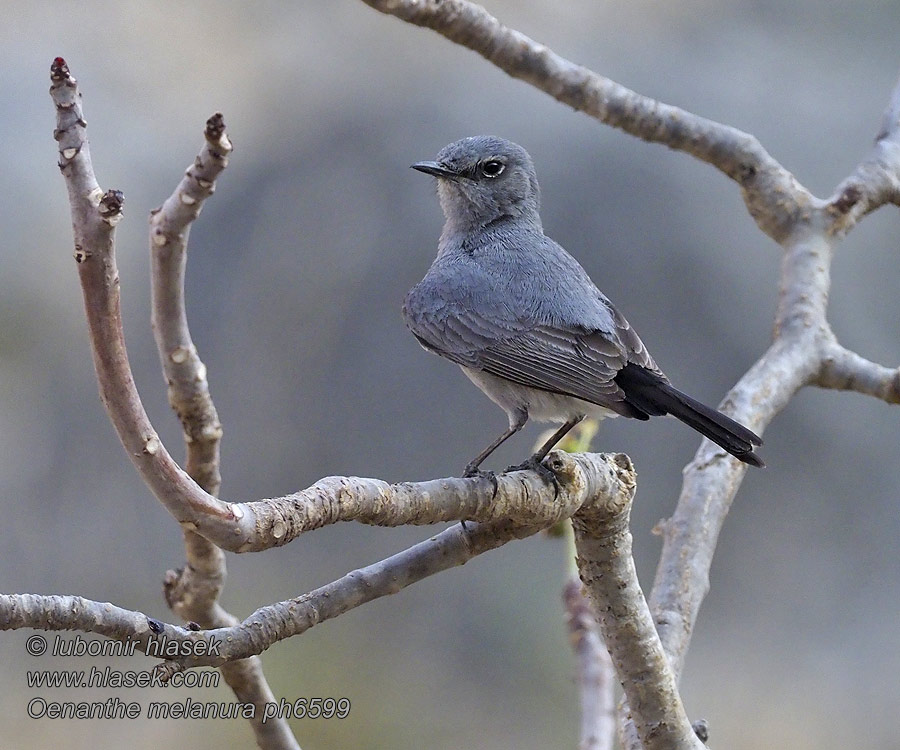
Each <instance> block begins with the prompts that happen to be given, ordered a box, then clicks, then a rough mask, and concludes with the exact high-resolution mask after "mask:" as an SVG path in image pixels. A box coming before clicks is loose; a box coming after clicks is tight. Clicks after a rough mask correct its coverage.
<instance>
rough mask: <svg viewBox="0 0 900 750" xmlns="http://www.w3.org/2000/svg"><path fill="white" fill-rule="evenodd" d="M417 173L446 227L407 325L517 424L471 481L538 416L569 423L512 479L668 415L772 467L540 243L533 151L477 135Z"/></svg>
mask: <svg viewBox="0 0 900 750" xmlns="http://www.w3.org/2000/svg"><path fill="white" fill-rule="evenodd" d="M412 168H413V169H417V170H419V171H420V172H425V173H426V174H429V175H434V176H435V177H436V178H437V188H438V196H439V198H440V202H441V208H442V210H443V212H444V216H445V218H446V223H445V224H444V229H443V232H442V233H441V238H440V241H439V242H438V254H437V258H435V260H434V262H433V263H432V264H431V268H430V269H429V270H428V273H427V274H426V275H425V278H424V279H422V281H420V282H419V283H418V284H416V286H414V287H413V288H412V289H411V290H410V292H409V294H408V295H407V296H406V300H405V301H404V304H403V317H404V318H405V320H406V324H407V325H408V326H409V328H410V330H411V331H412V332H413V334H414V335H415V337H416V338H417V339H418V340H419V343H421V344H422V346H423V347H425V348H426V349H428V350H429V351H432V352H435V353H436V354H439V355H441V356H442V357H446V358H447V359H449V360H450V361H451V362H455V363H456V364H458V365H459V366H460V367H461V368H462V370H463V372H464V373H465V374H466V375H467V376H468V377H469V379H470V380H471V381H472V382H473V383H475V385H477V386H478V387H479V388H480V389H481V390H482V391H484V393H485V394H487V396H488V398H490V399H491V400H492V401H493V402H494V403H496V404H497V405H498V406H500V407H501V408H502V409H504V410H505V411H506V413H507V415H508V416H509V429H508V430H507V431H506V432H504V433H503V434H502V435H500V437H498V438H497V439H496V440H494V441H493V442H492V443H491V444H490V445H489V446H487V448H485V449H484V450H483V451H482V452H481V453H479V454H478V455H477V456H476V457H475V458H474V459H472V461H470V462H469V464H468V465H467V466H466V470H465V474H466V476H474V475H476V474H479V473H480V472H479V466H480V465H481V463H482V461H484V459H486V458H487V457H488V456H489V455H490V454H491V453H492V452H493V451H494V450H495V449H496V448H497V447H498V446H499V445H500V444H501V443H503V442H504V441H505V440H507V439H508V438H509V437H511V436H512V435H514V434H515V433H516V432H518V431H519V430H521V429H522V427H523V426H524V425H525V423H526V422H527V421H528V419H529V418H532V419H535V420H537V421H552V422H562V423H563V425H562V427H560V428H559V430H557V431H556V432H555V433H554V434H553V436H552V437H551V438H550V439H549V440H547V441H546V442H545V443H544V444H543V445H542V446H541V447H540V449H539V450H538V451H537V452H536V453H535V454H534V455H533V456H532V457H531V458H530V459H529V460H528V461H526V462H525V463H524V464H522V465H521V466H520V467H515V468H524V467H529V468H536V469H541V468H542V467H541V463H540V462H541V461H543V459H544V458H545V457H546V455H547V453H548V452H549V451H550V450H551V449H552V448H553V446H554V445H556V443H557V442H558V441H559V440H561V439H562V437H563V436H564V435H565V434H566V433H567V432H568V431H569V430H571V429H572V428H573V427H574V426H575V425H576V424H578V422H580V421H581V420H582V419H584V418H585V417H586V416H592V417H598V418H603V417H609V416H613V417H614V416H623V417H631V418H634V419H643V420H646V419H649V418H650V417H652V416H659V415H663V414H671V415H672V416H674V417H677V418H678V419H680V420H681V421H682V422H684V423H685V424H686V425H688V426H689V427H692V428H693V429H695V430H697V432H699V433H701V434H702V435H705V436H706V437H708V438H709V439H710V440H712V441H713V442H714V443H716V444H718V445H720V446H721V447H722V448H724V449H725V450H726V451H728V453H730V454H731V455H732V456H735V457H736V458H737V459H739V460H740V461H743V462H744V463H747V464H750V465H751V466H763V465H764V464H763V462H762V460H761V459H760V458H759V456H758V455H757V454H756V453H754V452H753V446H755V445H762V441H761V440H760V438H759V437H758V436H757V435H756V434H754V433H753V432H751V431H750V430H748V429H747V428H746V427H744V426H743V425H740V424H738V423H737V422H735V421H734V420H733V419H730V418H729V417H726V416H725V415H724V414H722V413H720V412H718V411H716V410H715V409H712V408H710V407H708V406H705V405H704V404H701V403H700V402H699V401H696V400H694V399H693V398H691V397H690V396H687V395H686V394H684V393H682V392H681V391H679V390H677V389H676V388H674V387H673V386H672V385H671V384H670V383H669V379H668V378H667V377H666V376H665V375H664V374H663V372H662V370H660V369H659V367H657V365H656V363H655V362H654V361H653V358H652V357H651V356H650V354H649V353H648V352H647V349H646V348H645V347H644V344H643V343H642V342H641V340H640V338H639V337H638V335H637V333H635V331H634V329H632V328H631V326H630V325H629V324H628V321H627V320H625V318H624V317H623V316H622V314H621V313H620V312H619V311H618V310H616V308H615V307H613V305H612V303H611V302H610V301H609V300H608V299H607V298H606V297H605V296H604V295H603V293H602V292H601V291H600V290H599V289H597V287H596V286H594V283H593V282H592V281H591V279H590V278H589V277H588V275H587V273H586V272H585V270H584V269H583V268H582V267H581V266H580V265H579V263H578V261H576V260H575V259H574V258H573V257H572V256H571V255H569V253H567V252H566V251H565V250H564V249H563V248H562V247H560V246H559V245H558V244H557V243H556V242H554V241H553V240H551V239H550V238H549V237H547V236H546V235H545V234H544V230H543V227H542V226H541V218H540V215H539V214H538V208H539V201H540V191H539V188H538V182H537V176H536V175H535V170H534V164H533V163H532V161H531V157H530V156H529V155H528V152H527V151H525V149H524V148H522V147H521V146H518V145H516V144H515V143H511V142H510V141H507V140H504V139H502V138H496V137H493V136H475V137H472V138H464V139H463V140H461V141H457V142H456V143H451V144H450V145H448V146H445V147H444V148H443V149H442V150H441V152H440V153H439V154H438V155H437V159H436V160H435V161H421V162H418V163H416V164H413V165H412ZM511 468H512V467H511ZM545 471H546V470H545Z"/></svg>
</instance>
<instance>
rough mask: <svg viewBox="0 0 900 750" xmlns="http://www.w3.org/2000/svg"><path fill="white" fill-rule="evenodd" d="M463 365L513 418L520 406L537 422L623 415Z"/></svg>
mask: <svg viewBox="0 0 900 750" xmlns="http://www.w3.org/2000/svg"><path fill="white" fill-rule="evenodd" d="M461 369H462V371H463V372H464V373H465V374H466V375H467V376H468V378H469V380H471V381H472V382H473V383H475V385H477V386H478V387H479V388H480V389H481V390H482V391H484V393H485V395H487V397H488V398H489V399H490V400H491V401H493V402H494V403H495V404H497V406H499V407H500V408H501V409H503V410H504V411H505V412H506V413H507V414H509V415H510V422H512V415H513V414H514V413H515V412H516V411H518V410H519V409H525V410H526V411H527V412H528V417H529V418H530V419H534V420H535V421H537V422H565V421H566V420H568V419H572V418H573V417H580V416H587V417H593V418H595V419H604V418H605V417H617V416H619V415H618V414H616V412H614V411H612V410H611V409H607V408H605V407H603V406H597V405H596V404H592V403H590V402H589V401H582V400H581V399H580V398H574V397H573V396H563V395H560V394H558V393H551V392H550V391H543V390H540V389H538V388H529V387H528V386H524V385H518V384H517V383H511V382H510V381H508V380H504V379H503V378H498V377H496V376H495V375H490V374H489V373H486V372H483V371H481V370H472V369H470V368H468V367H462V368H461Z"/></svg>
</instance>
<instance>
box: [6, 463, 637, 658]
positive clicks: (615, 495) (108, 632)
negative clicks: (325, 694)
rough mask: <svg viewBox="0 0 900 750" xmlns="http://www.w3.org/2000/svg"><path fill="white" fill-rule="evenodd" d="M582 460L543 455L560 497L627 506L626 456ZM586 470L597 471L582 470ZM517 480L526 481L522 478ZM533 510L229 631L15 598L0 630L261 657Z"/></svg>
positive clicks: (506, 536) (439, 542)
mask: <svg viewBox="0 0 900 750" xmlns="http://www.w3.org/2000/svg"><path fill="white" fill-rule="evenodd" d="M584 458H586V457H585V456H572V455H570V454H567V453H559V452H555V453H552V454H551V455H550V456H549V457H548V459H547V461H548V465H549V466H550V467H551V468H552V470H553V471H554V472H555V473H556V474H557V476H558V477H560V483H561V485H562V490H561V493H560V494H561V496H562V495H565V494H566V490H565V488H566V487H573V488H575V490H574V491H575V494H582V493H583V494H584V495H585V498H586V499H585V502H584V503H583V505H582V507H583V508H584V510H585V512H586V513H588V514H590V513H591V512H592V510H591V509H593V508H594V507H595V506H597V507H600V506H607V505H610V506H620V505H622V504H623V502H625V501H624V499H623V498H626V497H627V498H630V497H631V496H632V494H633V492H634V470H633V468H632V467H631V464H630V461H628V458H627V457H626V456H623V455H622V454H618V455H615V456H610V455H596V456H593V457H592V458H593V459H595V460H594V461H588V462H585V461H584V460H583V459H584ZM585 465H588V466H595V467H597V469H598V470H596V471H586V470H585V469H584V467H585ZM519 474H524V475H526V476H527V473H526V472H519ZM535 505H541V506H545V507H546V517H545V518H544V519H543V520H542V521H540V522H539V523H538V522H537V519H538V516H537V515H536V514H535V515H533V516H532V524H530V525H529V524H521V523H516V522H514V521H511V520H509V519H506V518H502V517H501V518H500V519H499V520H496V521H494V522H492V523H486V524H481V523H474V524H467V526H466V529H465V530H463V528H462V526H460V525H458V524H457V525H454V526H452V527H451V528H449V529H446V530H445V531H442V532H441V533H439V534H436V535H435V536H433V537H431V538H430V539H427V540H425V541H423V542H420V543H419V544H416V545H414V546H412V547H410V548H409V549H407V550H404V551H402V552H399V553H397V554H396V555H393V556H391V557H389V558H387V559H385V560H382V561H380V562H377V563H374V564H373V565H369V566H368V567H365V568H361V569H359V570H355V571H352V572H351V573H348V574H347V575H345V576H343V577H342V578H339V579H338V580H336V581H333V582H332V583H329V584H327V585H325V586H322V587H320V588H318V589H315V590H314V591H311V592H309V593H308V594H303V595H302V596H300V597H297V598H296V599H290V600H287V601H284V602H279V603H277V604H272V605H269V606H266V607H262V608H260V609H258V610H256V612H254V613H253V614H252V615H251V616H250V617H248V618H247V619H246V620H244V621H243V622H242V623H240V624H239V625H237V626H234V627H228V628H219V629H216V630H209V631H205V632H195V631H192V630H189V629H185V628H180V627H177V626H174V625H167V624H163V623H160V622H158V621H156V620H151V619H149V618H147V617H146V616H145V615H142V614H140V613H137V612H129V611H127V610H123V609H121V608H119V607H115V606H113V605H111V604H109V603H103V602H91V601H89V600H86V599H82V598H80V597H72V596H67V597H58V596H37V595H33V594H18V595H5V596H0V629H3V630H12V629H16V628H24V627H30V628H37V629H42V630H82V631H86V632H91V633H98V634H100V635H104V636H107V637H110V638H114V639H116V640H137V641H138V646H137V649H138V650H139V651H146V649H147V643H148V642H150V641H154V640H166V641H167V642H169V643H173V644H177V643H183V642H191V643H195V642H198V641H205V642H209V643H211V644H214V645H215V644H218V645H217V646H216V648H215V651H214V652H212V651H210V649H206V650H204V649H202V648H201V649H196V648H195V649H193V650H192V652H191V653H189V654H185V655H183V656H179V657H178V658H177V659H175V661H177V662H178V663H179V664H181V665H183V666H185V667H198V666H221V665H222V664H224V663H226V662H228V661H233V660H235V659H245V658H247V657H248V656H252V655H256V654H260V653H262V652H263V651H265V650H266V649H267V648H268V647H269V646H271V645H272V644H273V643H276V642H277V641H280V640H283V639H285V638H289V637H291V636H294V635H299V634H300V633H303V632H305V631H306V630H308V629H309V628H311V627H313V626H314V625H316V624H318V623H320V622H324V621H325V620H329V619H331V618H333V617H337V616H338V615H341V614H343V613H344V612H347V611H349V610H351V609H353V608H355V607H358V606H360V605H361V604H365V603H366V602H369V601H372V600H374V599H378V598H380V597H382V596H387V595H389V594H395V593H397V592H398V591H400V590H402V589H404V588H406V587H407V586H409V585H410V584H412V583H415V582H416V581H420V580H422V579H423V578H427V577H428V576H431V575H434V574H435V573H439V572H440V571H442V570H446V569H448V568H452V567H455V566H457V565H463V564H465V563H466V562H468V561H469V560H470V559H472V558H473V557H475V556H476V555H479V554H481V553H483V552H487V551H488V550H491V549H495V548H496V547H499V546H501V545H503V544H505V543H506V542H509V541H511V540H513V539H523V538H525V537H527V536H531V535H532V534H535V533H537V532H538V531H540V530H541V529H542V528H545V527H546V526H547V525H549V523H548V522H547V521H548V519H549V518H552V517H555V515H556V513H555V510H554V509H553V508H552V507H550V506H551V505H552V503H551V502H549V501H545V500H537V499H536V500H535Z"/></svg>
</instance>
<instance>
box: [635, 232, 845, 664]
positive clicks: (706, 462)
mask: <svg viewBox="0 0 900 750" xmlns="http://www.w3.org/2000/svg"><path fill="white" fill-rule="evenodd" d="M830 260H831V247H830V245H829V244H828V242H827V241H826V240H825V239H823V237H822V236H821V235H820V234H816V233H811V234H808V235H802V234H798V235H797V236H796V237H795V238H794V241H793V242H791V243H790V244H789V245H788V247H787V248H786V252H785V255H784V261H783V264H782V279H781V282H782V284H781V295H780V300H779V310H778V314H777V321H776V336H775V341H774V342H773V343H772V345H771V346H770V347H769V349H768V351H766V353H765V354H764V355H763V356H762V357H761V358H760V359H759V360H758V361H757V362H756V364H754V365H753V367H751V368H750V369H749V370H748V371H747V372H746V373H745V374H744V376H743V377H742V378H741V379H740V380H739V381H738V382H737V383H736V384H735V386H734V387H733V388H732V389H731V391H729V393H728V394H727V395H726V397H725V399H724V400H723V401H722V403H721V404H720V408H721V409H722V411H724V412H725V413H727V414H729V415H731V416H732V417H733V418H734V419H736V420H738V421H739V422H741V423H743V424H746V425H748V426H749V427H750V428H751V429H753V430H754V431H755V432H757V434H763V432H764V431H765V427H766V426H767V425H768V424H769V423H770V422H771V421H772V419H774V418H775V416H776V415H777V414H778V413H779V412H780V411H781V410H782V409H783V408H784V407H785V406H786V405H787V404H788V402H789V401H790V399H791V398H792V397H793V396H794V394H795V393H796V392H797V391H798V390H799V389H800V388H802V387H803V386H804V385H807V384H808V383H810V382H811V381H812V379H813V378H814V377H815V375H816V372H817V371H818V368H819V358H820V352H821V349H822V346H823V344H824V342H825V341H828V340H830V338H831V332H830V329H829V328H828V326H827V323H826V322H825V305H826V302H827V298H828V287H829V276H828V268H829V267H830ZM745 474H746V466H744V465H743V464H741V463H739V462H738V461H735V460H733V459H732V458H731V457H729V456H727V454H725V453H724V451H722V449H721V448H719V447H718V446H716V445H715V444H713V443H711V442H709V441H708V440H704V441H703V443H702V444H701V445H700V448H699V449H698V450H697V453H696V455H695V456H694V459H693V460H692V461H691V463H689V464H688V465H687V467H685V470H684V480H683V484H682V488H681V496H680V497H679V500H678V505H677V507H676V509H675V513H674V514H673V515H672V517H671V518H670V519H669V520H668V521H665V522H663V523H662V524H661V525H660V530H661V533H662V536H663V549H662V554H661V556H660V561H659V566H658V568H657V571H656V579H655V581H654V584H653V589H652V592H651V596H650V608H651V610H652V612H653V618H654V621H655V622H656V628H657V630H658V631H659V635H660V638H661V640H662V643H663V647H664V649H665V652H666V654H667V655H668V657H669V660H670V662H671V664H672V669H673V670H674V672H675V674H676V675H680V674H681V670H682V667H683V665H684V657H685V654H686V653H687V649H688V646H689V645H690V639H691V634H692V632H693V628H694V623H695V622H696V620H697V615H698V614H699V611H700V605H701V604H702V602H703V599H704V598H705V596H706V593H707V591H708V590H709V570H710V567H711V566H712V559H713V554H714V553H715V549H716V544H717V543H718V538H719V532H720V531H721V529H722V526H723V524H724V523H725V518H726V516H727V515H728V511H729V509H730V508H731V503H732V501H733V500H734V497H735V495H736V494H737V491H738V489H739V488H740V485H741V482H742V481H743V479H744V476H745Z"/></svg>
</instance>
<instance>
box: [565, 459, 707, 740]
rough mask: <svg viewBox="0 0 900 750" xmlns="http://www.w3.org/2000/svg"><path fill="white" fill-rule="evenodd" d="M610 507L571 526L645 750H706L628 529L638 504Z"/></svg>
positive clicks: (626, 499)
mask: <svg viewBox="0 0 900 750" xmlns="http://www.w3.org/2000/svg"><path fill="white" fill-rule="evenodd" d="M623 459H624V460H627V458H626V457H624V456H623ZM629 463H630V462H629ZM610 499H611V500H616V501H617V502H616V503H609V504H605V505H593V506H591V507H590V508H585V509H583V510H581V511H579V512H578V513H576V514H575V516H573V518H572V526H573V528H574V529H575V546H576V549H577V550H578V569H579V573H580V575H581V580H582V581H583V582H584V585H585V587H586V588H587V590H588V593H589V594H590V597H591V600H592V602H593V604H594V609H595V611H596V613H597V615H598V617H599V621H600V628H601V630H602V632H603V640H604V642H605V643H606V647H607V648H608V649H609V653H610V656H611V657H612V661H613V664H614V665H615V668H616V672H617V673H618V675H619V680H620V681H621V682H622V687H623V688H624V690H625V696H626V698H627V699H628V705H629V706H630V707H631V718H632V720H633V721H634V726H635V729H636V731H637V734H638V736H639V737H640V740H641V743H642V745H643V748H644V750H682V749H684V748H691V750H701V749H702V748H703V744H702V743H701V742H700V740H698V739H697V736H696V735H695V734H694V730H693V729H692V728H691V723H690V721H688V717H687V714H686V713H685V710H684V706H683V705H682V703H681V696H680V695H679V694H678V684H677V680H676V677H675V673H674V672H673V670H672V669H671V667H670V666H669V662H668V659H667V658H666V654H665V652H664V651H663V647H662V643H660V640H659V635H658V634H657V632H656V628H655V627H654V626H653V618H652V617H651V615H650V609H649V607H648V606H647V602H646V601H645V599H644V595H643V593H642V592H641V587H640V584H639V583H638V579H637V571H636V570H635V568H634V559H633V558H632V555H631V531H630V530H629V528H628V517H629V514H630V512H631V499H632V496H629V495H619V496H617V497H615V498H612V497H611V498H610Z"/></svg>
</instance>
